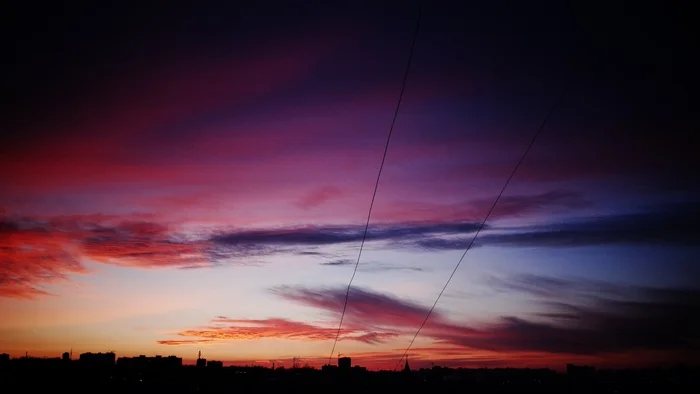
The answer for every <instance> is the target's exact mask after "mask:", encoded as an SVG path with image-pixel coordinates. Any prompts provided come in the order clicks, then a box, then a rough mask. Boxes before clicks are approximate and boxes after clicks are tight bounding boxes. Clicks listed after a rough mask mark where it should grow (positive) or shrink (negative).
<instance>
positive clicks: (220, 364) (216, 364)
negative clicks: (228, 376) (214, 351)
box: [207, 360, 224, 368]
mask: <svg viewBox="0 0 700 394" xmlns="http://www.w3.org/2000/svg"><path fill="white" fill-rule="evenodd" d="M223 366H224V362H223V361H215V360H209V361H207V368H223Z"/></svg>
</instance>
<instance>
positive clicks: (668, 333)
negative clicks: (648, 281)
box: [272, 276, 700, 355]
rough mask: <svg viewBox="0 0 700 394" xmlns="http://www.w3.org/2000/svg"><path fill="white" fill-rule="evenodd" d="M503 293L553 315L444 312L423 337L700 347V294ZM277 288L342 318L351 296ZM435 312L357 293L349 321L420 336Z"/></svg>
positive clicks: (584, 288)
mask: <svg viewBox="0 0 700 394" xmlns="http://www.w3.org/2000/svg"><path fill="white" fill-rule="evenodd" d="M500 288H501V289H503V288H507V289H510V290H512V291H515V292H517V293H519V294H523V293H525V294H530V295H536V296H539V297H545V299H546V300H547V301H548V303H547V304H543V305H545V306H546V309H547V311H546V313H540V314H538V315H536V316H533V317H531V318H529V319H528V318H526V317H516V316H503V317H502V318H500V320H499V321H496V322H490V323H488V322H482V323H481V324H476V323H474V324H472V325H466V324H463V323H458V322H452V321H449V320H448V319H447V318H446V315H444V314H442V313H441V312H440V311H437V310H436V311H434V312H433V314H432V315H431V318H430V320H429V321H428V323H427V324H426V325H425V327H424V329H423V331H422V332H421V335H422V336H426V337H430V338H433V339H434V340H435V341H436V343H440V344H446V345H453V346H460V347H463V348H465V349H477V350H488V351H496V352H506V353H509V352H511V353H512V352H546V353H561V354H579V355H591V354H605V353H616V352H617V353H619V352H633V351H637V350H640V349H642V350H650V351H659V350H662V351H678V350H682V349H689V348H696V347H697V346H698V337H697V333H698V332H700V320H699V319H697V318H696V316H698V313H700V290H676V289H653V288H644V287H630V288H625V287H619V286H615V285H612V284H609V283H604V282H602V283H599V282H586V281H571V280H565V279H559V278H548V277H539V276H526V277H517V278H514V279H512V280H509V281H507V282H503V283H502V284H501V286H500ZM564 289H566V290H567V291H566V292H564V291H563V290H564ZM272 291H273V293H274V294H277V295H279V296H281V297H283V298H285V299H287V300H290V301H294V302H298V303H300V304H303V305H307V306H310V307H314V308H318V309H321V310H324V311H327V312H331V313H334V314H339V313H340V311H341V310H342V306H343V301H344V296H345V292H344V289H340V288H338V289H319V290H311V289H307V288H291V287H281V288H276V289H273V290H272ZM554 300H555V302H554V303H552V301H554ZM566 300H569V301H566ZM427 313H428V308H427V307H425V306H421V305H418V304H415V303H412V302H410V301H407V300H401V299H398V298H396V297H392V296H389V295H385V294H380V293H375V292H371V291H369V290H365V289H353V290H352V291H351V296H350V298H349V300H348V308H347V311H346V320H347V321H348V322H351V324H364V325H368V326H373V327H379V328H390V329H391V330H394V331H398V332H401V333H404V334H406V333H410V334H412V333H413V331H414V330H416V329H417V328H418V327H419V326H420V324H421V323H422V321H423V319H424V318H425V316H427Z"/></svg>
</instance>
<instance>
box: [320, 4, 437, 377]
mask: <svg viewBox="0 0 700 394" xmlns="http://www.w3.org/2000/svg"><path fill="white" fill-rule="evenodd" d="M422 11H423V4H422V3H419V4H418V20H417V21H416V28H415V30H414V31H413V41H412V42H411V51H410V52H409V54H408V63H407V64H406V70H405V71H404V75H403V81H402V82H401V92H400V93H399V100H398V102H397V103H396V109H394V117H393V119H392V120H391V126H390V127H389V135H387V137H386V144H385V145H384V154H383V155H382V162H381V164H380V165H379V172H378V173H377V180H376V182H375V183H374V192H373V193H372V200H371V201H370V203H369V212H368V213H367V223H366V224H365V231H364V233H363V234H362V242H361V243H360V251H359V253H358V255H357V261H356V262H355V269H354V270H353V271H352V276H351V277H350V282H349V283H348V288H347V290H346V291H345V303H344V304H343V312H342V314H341V315H340V323H339V324H338V332H337V333H336V334H335V341H333V349H331V354H330V356H328V364H330V363H331V359H332V358H333V352H335V346H336V345H337V344H338V338H339V337H340V329H341V328H342V327H343V318H344V317H345V311H346V309H347V307H348V297H349V296H350V287H351V286H352V281H353V279H355V274H356V273H357V267H358V266H359V265H360V258H361V257H362V249H363V248H364V246H365V240H366V239H367V230H368V229H369V222H370V218H371V217H372V208H373V207H374V199H375V198H376V197H377V189H378V188H379V179H380V178H381V176H382V169H384V162H385V161H386V154H387V152H388V151H389V142H390V141H391V135H392V134H393V132H394V125H395V124H396V118H397V117H398V116H399V108H401V101H402V100H403V93H404V90H405V89H406V81H407V80H408V72H409V70H410V69H411V61H412V60H413V52H414V49H415V47H416V38H417V37H418V30H419V29H420V20H421V14H422Z"/></svg>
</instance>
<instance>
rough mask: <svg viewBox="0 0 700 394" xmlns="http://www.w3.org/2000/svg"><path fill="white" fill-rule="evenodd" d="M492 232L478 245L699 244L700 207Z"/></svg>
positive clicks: (454, 238)
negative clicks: (697, 242) (699, 208)
mask: <svg viewBox="0 0 700 394" xmlns="http://www.w3.org/2000/svg"><path fill="white" fill-rule="evenodd" d="M510 213H511V214H512V213H513V212H512V211H511V212H510ZM488 230H489V229H485V231H484V232H482V233H481V234H480V235H479V237H478V238H477V239H476V241H475V242H474V246H475V247H476V246H506V247H580V246H598V245H613V244H618V245H667V246H693V245H695V244H696V241H697V239H700V211H699V210H698V208H697V207H696V206H693V205H690V204H670V205H664V206H652V207H647V208H646V209H645V210H644V211H641V212H639V213H630V214H617V215H608V216H595V217H585V218H573V219H568V221H564V222H557V223H552V224H546V225H537V226H525V227H519V228H510V229H502V230H499V229H498V228H497V227H492V228H491V230H493V231H491V232H490V233H489V231H488ZM471 240H472V237H463V236H459V235H458V234H452V235H448V236H439V237H430V238H427V237H426V238H423V239H415V240H408V242H404V244H405V245H406V246H412V247H417V248H420V249H425V250H455V249H457V250H459V249H462V250H463V249H466V248H467V246H468V245H469V243H470V242H471Z"/></svg>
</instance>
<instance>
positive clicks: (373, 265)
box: [321, 259, 424, 272]
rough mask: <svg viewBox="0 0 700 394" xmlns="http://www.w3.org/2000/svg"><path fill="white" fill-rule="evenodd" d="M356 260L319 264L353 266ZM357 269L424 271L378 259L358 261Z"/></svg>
mask: <svg viewBox="0 0 700 394" xmlns="http://www.w3.org/2000/svg"><path fill="white" fill-rule="evenodd" d="M356 262H357V261H354V260H350V259H339V260H331V261H325V262H322V263H321V265H324V266H328V267H354V266H355V263H356ZM357 269H358V270H360V271H364V272H386V271H413V272H421V271H424V269H423V268H421V267H410V266H404V265H396V264H387V263H382V262H379V261H370V262H360V264H359V265H358V267H357Z"/></svg>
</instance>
